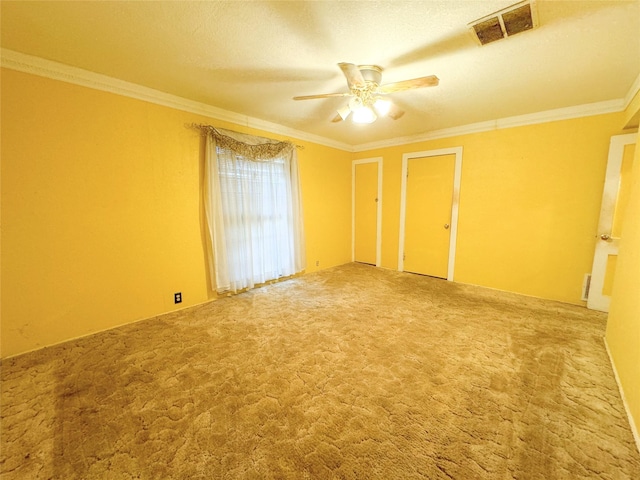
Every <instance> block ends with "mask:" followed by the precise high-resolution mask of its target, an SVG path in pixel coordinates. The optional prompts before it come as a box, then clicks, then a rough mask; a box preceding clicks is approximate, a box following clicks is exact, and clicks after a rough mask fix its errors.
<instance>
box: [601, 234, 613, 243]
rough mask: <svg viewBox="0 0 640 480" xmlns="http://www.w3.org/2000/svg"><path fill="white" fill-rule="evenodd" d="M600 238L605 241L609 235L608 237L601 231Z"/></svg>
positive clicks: (608, 237)
mask: <svg viewBox="0 0 640 480" xmlns="http://www.w3.org/2000/svg"><path fill="white" fill-rule="evenodd" d="M600 238H601V239H602V240H605V241H606V240H609V239H610V238H611V237H610V236H609V235H607V234H606V233H603V234H602V235H600Z"/></svg>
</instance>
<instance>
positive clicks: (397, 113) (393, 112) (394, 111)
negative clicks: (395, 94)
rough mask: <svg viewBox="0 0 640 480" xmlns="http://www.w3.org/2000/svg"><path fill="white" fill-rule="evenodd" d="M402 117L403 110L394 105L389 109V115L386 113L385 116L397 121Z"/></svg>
mask: <svg viewBox="0 0 640 480" xmlns="http://www.w3.org/2000/svg"><path fill="white" fill-rule="evenodd" d="M403 115H404V110H401V109H400V108H399V107H398V106H397V105H396V104H395V103H392V104H391V108H389V113H387V116H388V117H389V118H392V119H394V120H398V119H399V118H400V117H401V116H403Z"/></svg>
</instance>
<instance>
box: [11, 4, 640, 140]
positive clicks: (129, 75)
mask: <svg viewBox="0 0 640 480" xmlns="http://www.w3.org/2000/svg"><path fill="white" fill-rule="evenodd" d="M513 3H515V1H514V0H507V1H493V0H485V1H456V0H449V1H413V2H400V1H386V2H368V1H358V2H349V1H315V2H301V1H300V2H293V1H291V2H264V1H252V2H249V1H246V2H244V1H240V2H238V1H236V2H218V1H216V2H212V1H209V2H190V1H181V2H156V1H154V2H133V1H119V2H96V1H91V2H83V1H73V2H58V1H51V2H26V1H20V2H12V1H2V2H0V5H1V7H0V8H1V15H2V17H1V22H2V23H1V27H2V28H1V30H2V37H1V42H2V48H5V49H9V50H13V51H16V52H21V53H26V54H29V55H35V56H37V57H42V58H45V59H48V60H53V61H56V62H60V63H63V64H67V65H71V66H75V67H79V68H83V69H86V70H89V71H92V72H96V73H100V74H104V75H108V76H111V77H115V78H118V79H121V80H126V81H128V82H132V83H136V84H139V85H143V86H146V87H150V88H153V89H156V90H160V91H163V92H167V93H171V94H174V95H178V96H180V97H184V98H187V99H190V100H195V101H198V102H202V103H206V104H208V105H212V106H215V107H219V108H222V109H225V110H228V111H231V112H235V113H239V114H242V115H247V116H250V117H253V118H258V119H262V120H266V121H269V122H274V123H277V124H280V125H283V126H286V127H289V128H293V129H296V130H300V131H303V132H307V133H310V134H314V135H319V136H322V137H325V138H327V139H331V140H334V141H337V142H342V143H345V144H350V145H359V144H365V143H370V142H375V141H380V140H385V139H391V138H396V137H403V136H409V135H418V134H422V133H426V132H429V131H433V130H439V129H443V128H449V127H455V126H461V125H467V124H471V123H476V122H482V121H488V120H494V119H499V118H505V117H510V116H516V115H523V114H530V113H535V112H540V111H545V110H552V109H557V108H564V107H571V106H576V105H583V104H589V103H595V102H603V101H608V100H617V99H621V98H624V97H625V95H626V94H627V93H628V92H629V89H630V88H631V86H632V84H633V83H634V81H635V80H636V78H637V77H638V75H639V73H640V35H639V34H638V32H640V1H638V0H635V1H616V0H609V1H578V0H576V1H557V0H554V1H551V0H546V1H545V0H538V1H537V2H536V5H537V11H538V17H539V25H540V26H539V28H537V29H535V30H531V31H527V32H523V33H520V34H518V35H515V36H513V37H511V38H509V39H506V40H500V41H497V42H494V43H491V44H489V45H486V46H484V47H480V46H478V45H477V44H476V43H475V42H474V41H473V39H472V37H471V35H470V34H469V31H468V28H467V24H468V23H469V22H472V21H474V20H476V19H478V18H480V17H483V16H486V15H488V14H490V13H492V12H494V11H497V10H499V9H501V8H504V7H507V6H509V5H511V4H513ZM338 62H351V63H355V64H376V65H380V66H381V67H382V68H384V72H383V83H390V82H396V81H400V80H404V79H409V78H415V77H421V76H426V75H432V74H433V75H437V76H438V77H439V78H440V85H439V86H438V87H434V88H424V89H419V90H413V91H406V92H398V93H395V94H393V95H392V98H393V100H394V101H395V102H396V103H397V104H398V105H399V106H400V107H401V108H403V109H404V110H405V111H406V114H405V115H404V116H403V117H402V118H400V119H399V120H396V121H394V120H391V119H389V118H381V119H378V121H377V122H375V123H374V124H371V125H357V124H354V123H352V122H351V121H350V120H349V121H346V122H340V123H331V122H330V120H331V119H332V118H333V117H334V116H335V112H336V109H337V108H339V107H341V106H342V105H344V103H345V99H342V98H331V99H323V100H307V101H299V102H296V101H293V100H292V97H293V96H296V95H310V94H316V93H331V92H342V91H346V90H347V88H346V82H345V79H344V77H343V75H342V73H341V71H340V69H339V68H338V66H337V63H338Z"/></svg>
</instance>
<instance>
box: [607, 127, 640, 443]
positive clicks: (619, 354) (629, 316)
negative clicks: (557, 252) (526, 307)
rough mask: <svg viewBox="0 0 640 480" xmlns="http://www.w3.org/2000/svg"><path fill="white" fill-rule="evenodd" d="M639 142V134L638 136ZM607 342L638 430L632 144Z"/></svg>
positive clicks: (639, 318) (638, 258) (637, 231)
mask: <svg viewBox="0 0 640 480" xmlns="http://www.w3.org/2000/svg"><path fill="white" fill-rule="evenodd" d="M638 140H639V141H640V137H639V138H638ZM606 339H607V345H608V346H609V351H610V353H611V357H612V359H613V363H614V365H615V368H616V371H617V372H618V377H619V379H620V383H621V386H622V389H623V390H624V395H625V398H626V401H627V405H628V407H629V410H630V412H631V415H632V416H633V419H634V421H635V427H636V431H637V432H638V431H640V148H637V147H636V154H635V159H634V162H633V174H632V183H631V193H630V198H629V203H627V209H626V212H625V217H624V227H623V229H622V238H621V240H620V254H619V256H618V262H617V268H616V276H615V279H614V282H613V293H612V296H611V308H610V311H609V319H608V322H607V336H606Z"/></svg>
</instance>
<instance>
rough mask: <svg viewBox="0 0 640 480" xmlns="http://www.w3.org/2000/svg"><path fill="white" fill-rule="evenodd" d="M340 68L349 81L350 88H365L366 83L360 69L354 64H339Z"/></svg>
mask: <svg viewBox="0 0 640 480" xmlns="http://www.w3.org/2000/svg"><path fill="white" fill-rule="evenodd" d="M338 66H339V67H340V69H341V70H342V73H344V76H345V77H346V79H347V84H348V85H349V88H353V87H364V85H365V82H364V78H363V76H362V73H361V72H360V69H359V68H358V67H357V66H356V65H354V64H353V63H339V64H338Z"/></svg>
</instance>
